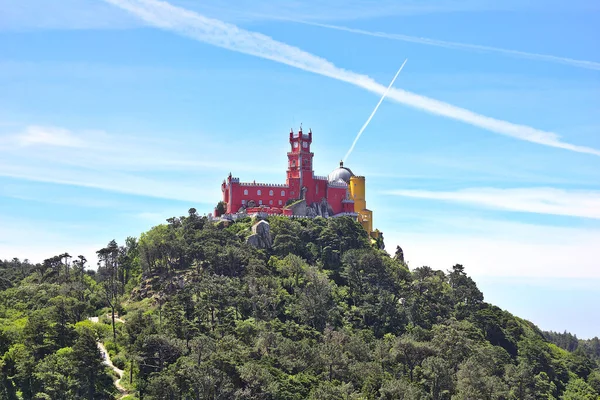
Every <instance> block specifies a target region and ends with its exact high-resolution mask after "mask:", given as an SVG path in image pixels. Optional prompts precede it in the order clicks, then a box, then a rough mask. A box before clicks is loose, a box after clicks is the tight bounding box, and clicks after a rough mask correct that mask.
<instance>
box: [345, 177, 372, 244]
mask: <svg viewBox="0 0 600 400" xmlns="http://www.w3.org/2000/svg"><path fill="white" fill-rule="evenodd" d="M365 191H366V189H365V177H364V176H352V177H350V194H351V196H352V199H353V200H354V212H355V213H357V214H358V222H360V224H361V225H362V226H363V228H365V230H366V231H367V232H368V233H369V234H371V232H373V211H371V210H369V209H367V201H366V198H365Z"/></svg>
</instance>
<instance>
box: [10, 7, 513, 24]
mask: <svg viewBox="0 0 600 400" xmlns="http://www.w3.org/2000/svg"><path fill="white" fill-rule="evenodd" d="M174 3H175V4H179V5H181V6H183V7H190V8H194V9H196V10H198V11H200V12H203V13H205V14H207V15H213V16H220V17H223V18H227V19H228V20H232V19H233V20H238V21H248V20H251V21H262V20H279V19H282V18H284V19H289V18H301V19H305V20H311V21H331V20H337V21H339V20H354V19H366V18H377V17H389V16H393V15H418V14H427V13H445V12H457V11H490V10H511V9H515V8H519V7H521V4H522V2H520V1H517V0H507V1H503V2H501V3H499V2H497V1H492V0H461V1H455V0H435V1H427V2H422V1H413V0H409V1H406V0H405V1H402V2H398V1H395V0H381V1H377V2H376V3H374V2H372V1H368V0H366V1H365V0H329V1H327V2H323V1H316V0H303V1H293V0H292V1H281V2H272V1H265V0H231V1H228V2H226V3H225V2H222V1H220V0H205V1H202V2H198V1H195V0H174ZM0 10H2V13H0V30H26V29H127V28H136V27H139V26H140V25H142V24H140V22H139V21H138V20H136V19H135V18H132V17H130V16H127V15H123V14H120V13H118V12H115V10H114V9H111V8H110V7H107V6H106V5H105V4H103V3H102V2H98V1H96V0H60V1H48V0H0Z"/></svg>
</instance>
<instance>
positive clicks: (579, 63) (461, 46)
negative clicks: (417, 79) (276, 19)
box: [291, 20, 600, 70]
mask: <svg viewBox="0 0 600 400" xmlns="http://www.w3.org/2000/svg"><path fill="white" fill-rule="evenodd" d="M291 21H293V22H297V23H301V24H305V25H313V26H320V27H321V28H328V29H335V30H338V31H344V32H351V33H358V34H360V35H367V36H375V37H380V38H386V39H392V40H401V41H403V42H410V43H419V44H426V45H430V46H438V47H445V48H449V49H458V50H470V51H479V52H487V53H497V54H504V55H507V56H512V57H518V58H526V59H530V60H538V61H546V62H553V63H556V64H565V65H570V66H572V67H579V68H587V69H594V70H600V63H599V62H595V61H586V60H576V59H573V58H567V57H559V56H551V55H547V54H538V53H528V52H526V51H519V50H509V49H503V48H500V47H492V46H483V45H478V44H468V43H459V42H447V41H444V40H437V39H429V38H424V37H419V36H409V35H402V34H397V33H385V32H372V31H365V30H363V29H355V28H348V27H345V26H339V25H329V24H321V23H318V22H309V21H298V20H291Z"/></svg>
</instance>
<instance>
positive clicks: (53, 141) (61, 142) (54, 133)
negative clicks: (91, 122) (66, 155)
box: [15, 126, 84, 147]
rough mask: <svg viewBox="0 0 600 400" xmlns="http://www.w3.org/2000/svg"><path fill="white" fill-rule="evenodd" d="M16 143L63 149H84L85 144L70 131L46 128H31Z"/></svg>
mask: <svg viewBox="0 0 600 400" xmlns="http://www.w3.org/2000/svg"><path fill="white" fill-rule="evenodd" d="M15 139H16V141H17V142H18V143H19V144H21V145H22V146H33V145H49V146H62V147H83V146H84V142H83V141H82V140H81V139H80V138H78V137H76V136H74V135H73V134H72V133H71V132H70V131H69V130H67V129H63V128H55V127H46V126H29V127H27V128H26V129H25V132H23V133H22V134H20V135H17V136H16V138H15Z"/></svg>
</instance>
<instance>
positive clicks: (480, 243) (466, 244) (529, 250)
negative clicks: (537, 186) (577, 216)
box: [384, 217, 600, 279]
mask: <svg viewBox="0 0 600 400" xmlns="http://www.w3.org/2000/svg"><path fill="white" fill-rule="evenodd" d="M425 225H426V224H425ZM384 238H385V242H386V248H387V250H388V251H389V252H391V253H393V252H394V250H395V248H396V245H400V246H401V247H402V249H403V250H404V254H405V257H406V259H407V260H408V261H409V266H410V268H416V267H420V266H423V265H428V266H430V267H432V268H434V269H441V270H447V269H450V268H451V267H452V266H453V265H454V264H462V265H464V266H465V269H466V272H467V273H468V274H469V275H472V276H474V277H517V278H532V279H541V278H544V279H547V278H590V279H591V278H593V279H600V268H598V261H597V260H598V259H600V248H599V247H598V243H600V229H586V228H574V227H555V226H544V225H533V224H525V223H518V222H507V221H494V220H482V219H477V218H466V217H465V218H453V219H448V218H444V217H440V218H439V219H437V220H435V221H431V225H430V226H427V227H424V226H423V225H421V226H419V227H418V229H413V227H412V226H410V225H408V226H403V227H402V228H401V229H397V230H395V232H389V234H386V231H385V230H384Z"/></svg>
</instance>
